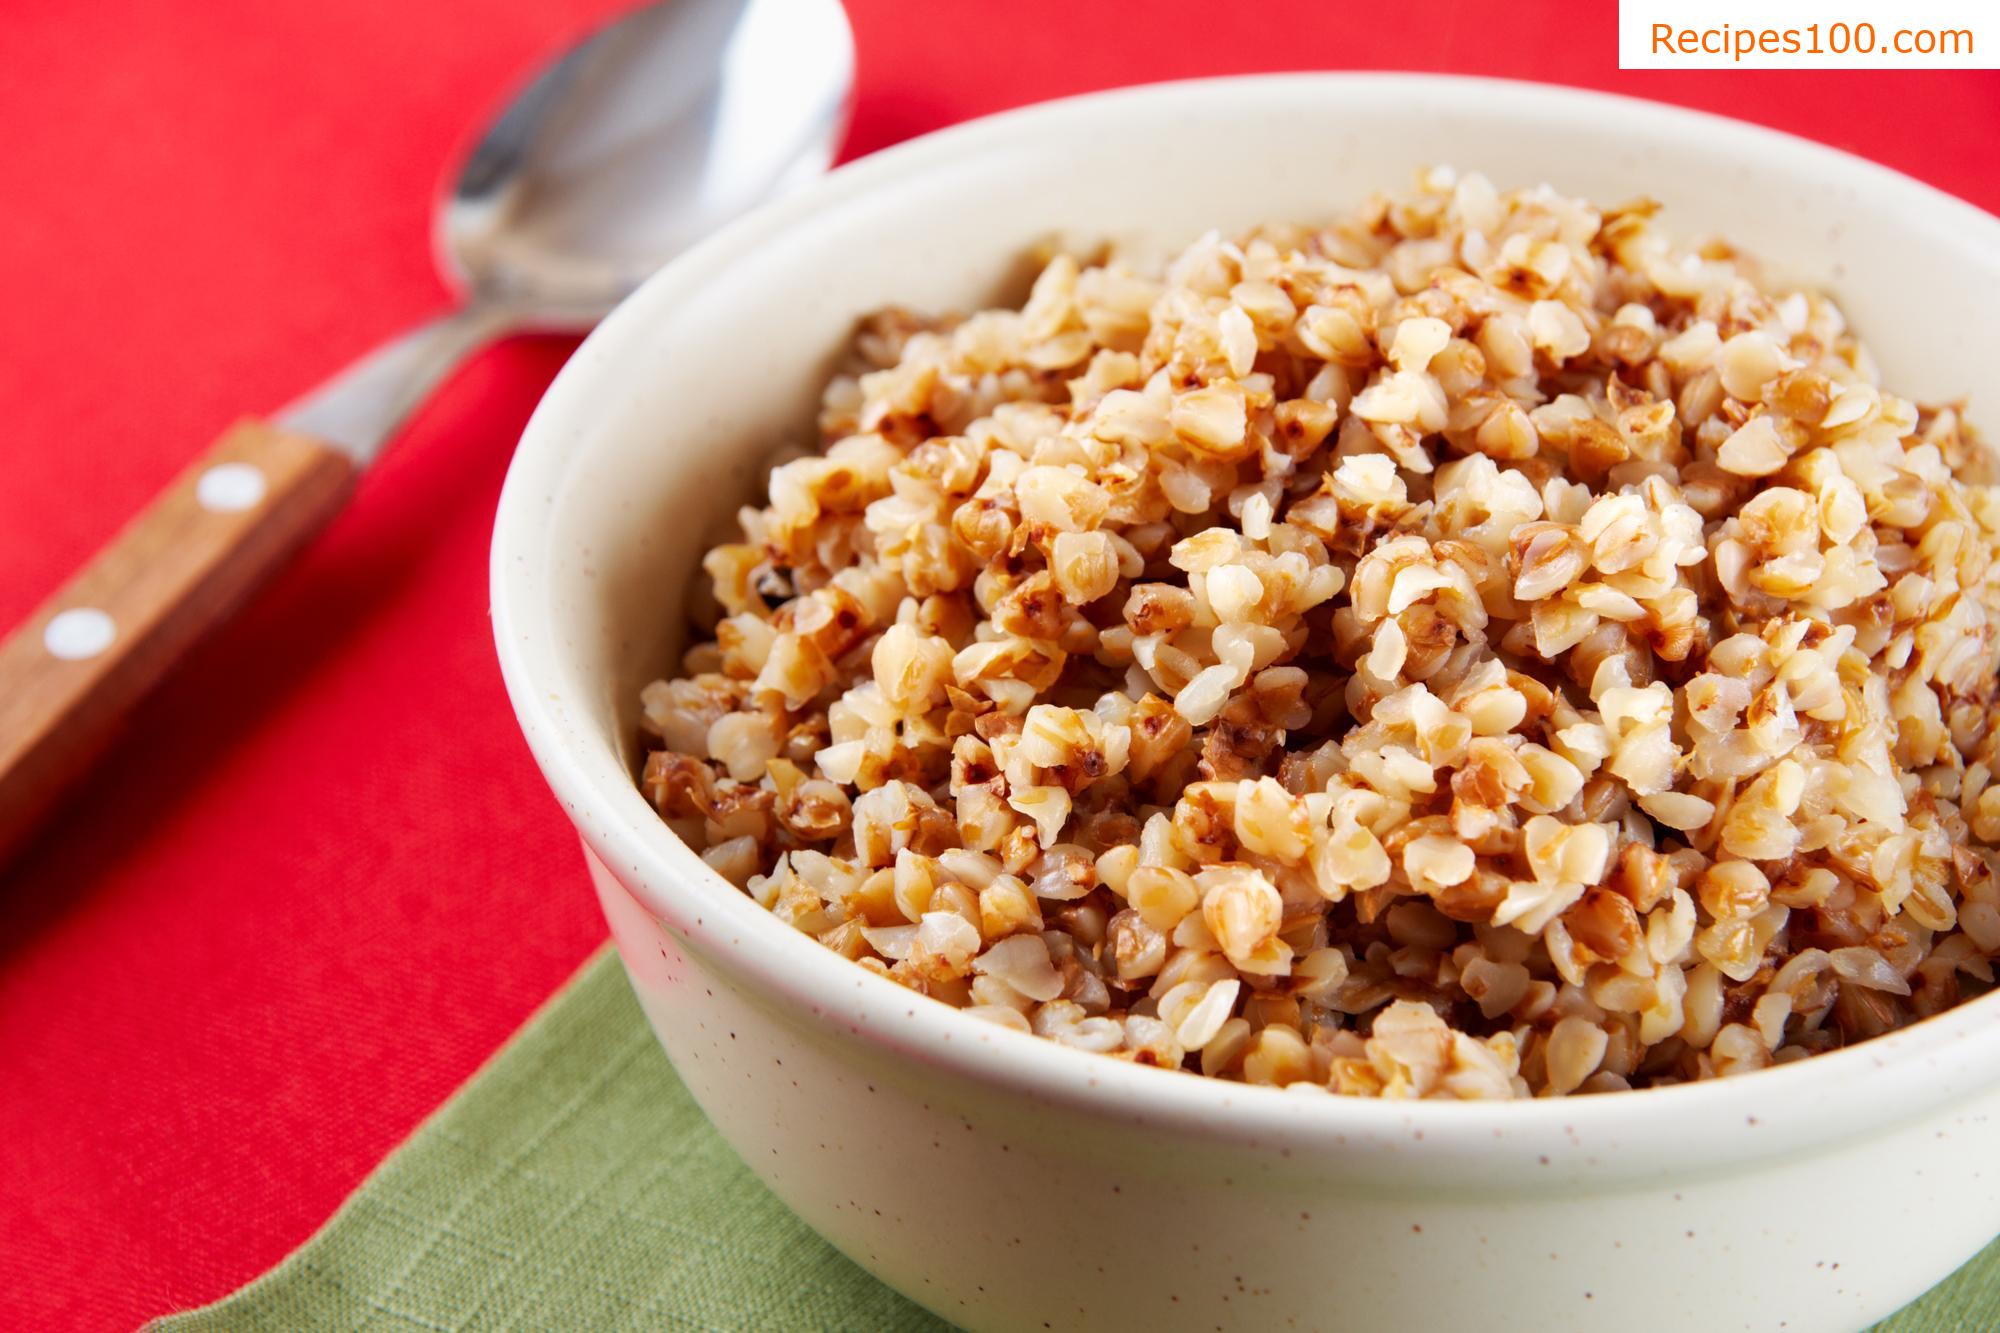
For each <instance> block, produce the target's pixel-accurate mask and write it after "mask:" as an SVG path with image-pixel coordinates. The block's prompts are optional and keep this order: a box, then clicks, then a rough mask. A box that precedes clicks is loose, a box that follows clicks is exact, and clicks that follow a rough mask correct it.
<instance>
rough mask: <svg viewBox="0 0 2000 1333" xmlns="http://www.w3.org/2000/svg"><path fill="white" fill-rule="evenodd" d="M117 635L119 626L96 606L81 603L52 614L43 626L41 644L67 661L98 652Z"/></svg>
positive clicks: (107, 646)
mask: <svg viewBox="0 0 2000 1333" xmlns="http://www.w3.org/2000/svg"><path fill="white" fill-rule="evenodd" d="M117 637H118V626H117V625H116V624H115V623H114V622H113V621H112V619H111V617H110V616H108V615H106V614H104V612H102V611H100V610H98V609H97V608H96V607H94V606H78V607H72V608H71V609H69V610H67V611H64V612H62V613H60V614H59V615H56V616H53V617H51V618H50V620H49V623H48V624H47V625H46V626H44V627H43V629H42V646H43V647H44V648H47V649H48V650H49V653H50V655H51V656H54V657H60V658H61V659H62V660H63V661H65V662H81V661H84V660H85V659H87V658H92V657H95V656H97V655H98V654H99V653H101V652H103V651H104V650H105V649H106V648H109V647H110V646H111V644H112V641H113V640H115V639H116V638H117Z"/></svg>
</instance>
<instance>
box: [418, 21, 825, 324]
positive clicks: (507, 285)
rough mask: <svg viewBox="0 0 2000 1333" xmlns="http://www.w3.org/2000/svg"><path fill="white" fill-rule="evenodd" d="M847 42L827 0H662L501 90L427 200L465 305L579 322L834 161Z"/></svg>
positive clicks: (442, 259) (589, 320)
mask: <svg viewBox="0 0 2000 1333" xmlns="http://www.w3.org/2000/svg"><path fill="white" fill-rule="evenodd" d="M853 76H854V41H853V36H852V34H851V32H850V31H849V29H848V26H847V19H846V16H845V14H844V13H843V12H842V11H841V8H840V6H839V4H838V3H837V2H836V0H675V2H673V3H665V4H655V5H650V6H648V7H646V8H644V9H641V10H639V11H638V12H636V13H634V14H631V15H629V16H628V17H626V18H624V19H621V20H619V21H618V22H616V23H613V24H612V25H610V26H609V27H607V28H605V29H603V30H602V31H600V32H598V33H597V34H596V35H595V36H593V37H591V38H589V39H588V40H587V41H585V42H584V43H583V44H582V45H580V46H578V47H576V48H575V49H574V50H572V51H570V52H569V53H568V54H567V55H565V56H563V57H562V58H561V59H560V60H558V61H556V62H555V63H554V64H553V65H551V66H549V67H548V68H547V69H546V70H544V71H543V72H542V73H541V74H540V75H539V76H537V77H536V78H535V79H534V80H533V81H532V82H530V83H529V84H528V85H527V86H526V87H524V88H523V89H522V90H521V91H520V92H519V93H518V94H517V95H516V96H515V97H514V99H513V101H512V102H511V103H510V105H509V106H508V108H507V110H506V111H505V112H504V113H503V114H502V115H501V117H500V118H499V119H498V120H497V121H495V122H494V124H493V126H492V127H491V128H490V129H489V130H488V131H487V132H486V134H485V135H484V136H483V137H482V138H481V139H480V140H479V141H478V143H477V144H476V145H475V146H474V147H473V149H472V151H471V153H470V154H469V155H468V156H467V157H466V159H465V161H464V163H463V164H462V165H461V167H460V169H459V171H458V174H457V177H456V179H455V180H454V181H453V182H452V183H451V186H450V188H449V189H448V190H447V191H446V192H445V194H444V196H443V198H442V199H441V200H440V201H439V205H438V209H437V214H436V230H435V240H436V249H437V256H438V264H439V267H440V268H441V269H442V270H443V271H444V273H445V276H446V280H447V281H448V282H450V283H451V284H452V285H453V286H454V287H455V288H456V289H457V290H459V291H460V292H461V293H462V295H463V296H464V298H465V299H466V301H467V302H468V303H470V304H480V303H486V304H494V305H501V306H506V307H509V308H511V309H513V310H515V311H516V312H518V313H519V314H520V315H521V316H523V317H524V318H529V319H532V320H533V322H535V323H536V324H537V325H539V326H544V327H550V326H552V327H558V328H569V327H579V328H581V327H588V326H589V325H591V324H594V323H595V322H596V321H597V319H599V318H601V317H602V316H603V314H604V312H605V311H607V310H609V309H610V308H611V307H612V306H613V305H615V304H616V303H617V302H618V301H619V300H621V299H622V298H623V297H624V296H625V295H626V294H627V293H629V292H630V291H631V290H632V289H633V288H634V287H636V286H637V285H638V284H639V283H640V282H641V281H643V280H644V279H645V278H646V277H647V276H648V275H650V274H651V273H652V272H653V270H654V269H656V268H658V267H659V266H660V265H661V264H663V263H665V262H666V261H667V260H668V259H670V258H671V257H672V256H674V255H675V254H677V253H679V252H680V251H681V250H683V249H685V248H686V247H687V246H688V245H689V244H691V243H692V242H693V241H694V240H696V239H697V238H699V237H701V236H703V235H705V234H706V233H708V232H709V231H712V230H714V229H715V228H716V227H717V226H719V225H720V224H721V223H723V222H726V221H728V220H729V219H730V218H732V217H734V216H736V215H737V214H739V213H742V212H744V211H746V210H747V209H749V208H750V207H752V206H753V205H755V204H757V203H759V202H761V201H762V200H764V199H767V198H771V197H773V196H774V195H777V194H780V193H782V192H783V191H784V190H785V189H786V188H788V187H789V186H791V185H794V184H797V183H799V182H801V181H803V180H806V179H810V178H811V177H813V176H817V175H818V174H819V173H820V172H822V171H824V170H825V169H826V168H827V166H829V165H830V164H831V163H832V161H833V157H834V154H835V152H836V151H837V150H838V148H839V142H840V136H841V133H842V131H843V129H844V128H845V123H846V114H845V113H846V104H847V98H848V92H849V90H850V88H851V87H852V83H853Z"/></svg>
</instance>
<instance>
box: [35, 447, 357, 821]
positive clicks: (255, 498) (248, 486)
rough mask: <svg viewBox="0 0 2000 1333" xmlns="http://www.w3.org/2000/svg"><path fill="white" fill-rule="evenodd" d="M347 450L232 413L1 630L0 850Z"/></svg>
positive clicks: (207, 620)
mask: <svg viewBox="0 0 2000 1333" xmlns="http://www.w3.org/2000/svg"><path fill="white" fill-rule="evenodd" d="M353 481H354V464H353V462H352V461H351V460H350V459H349V458H348V456H347V455H346V454H343V453H341V452H340V451H339V450H337V449H335V448H333V447H332V446H331V445H328V444H323V443H321V442H320V441H318V440H315V439H311V438H309V437H307V436H304V435H298V434H293V433H290V432H286V431H283V430H280V429H278V428H277V427H275V426H272V425H270V424H268V423H266V422H262V421H255V420H248V421H243V422H239V423H238V424H237V425H235V426H233V427H231V428H230V430H229V431H228V432H227V433H226V434H224V435H223V437H222V438H221V439H220V440H219V441H217V442H216V444H215V445H214V447H213V448H211V449H210V450H209V451H208V453H207V454H206V455H204V456H203V457H202V458H200V459H198V460H196V462H195V463H194V465H193V466H192V467H190V468H189V469H188V470H187V471H186V472H184V473H182V474H181V475H180V477H178V478H177V479H176V480H175V481H174V482H173V484H172V485H170V486H169V487H168V488H167V489H166V490H165V491H164V492H163V493H162V494H161V495H160V497H159V498H158V499H157V500H155V501H154V502H153V504H152V506H151V507H150V508H149V509H147V510H146V511H145V512H144V513H143V514H141V515H139V517H138V518H136V519H134V520H133V521H132V522H131V523H130V524H128V525H127V526H126V527H125V529H124V531H122V532H120V533H119V534H118V535H117V537H115V538H113V539H112V541H111V544H110V545H109V546H107V547H105V548H104V549H103V550H102V551H100V552H98V554H97V556H96V557H95V558H94V559H93V560H92V561H91V562H90V564H89V565H87V566H85V568H84V569H83V570H82V572H80V573H79V574H77V575H76V576H75V577H74V578H72V579H71V580H70V581H69V583H68V584H66V585H65V586H64V587H63V588H61V589H60V590H59V591H57V593H56V594H55V595H54V596H53V597H51V598H49V600H48V601H46V602H44V603H43V604H42V605H41V607H40V608H39V609H37V610H36V611H35V613H34V614H33V615H31V616H29V617H28V619H27V621H26V622H25V623H24V624H22V625H21V626H20V627H19V628H18V629H16V630H15V631H14V632H13V634H12V635H10V636H9V637H8V638H7V639H6V640H5V641H4V642H0V857H5V856H6V855H7V853H8V852H10V851H12V850H13V849H14V848H15V847H17V846H19V845H20V843H21V842H22V841H24V840H25V838H26V837H27V835H28V834H29V833H30V832H31V831H32V830H33V829H34V827H35V825H36V823H37V822H38V821H39V820H40V819H41V817H42V816H43V815H44V814H45V813H47V811H48V809H49V807H50V806H51V805H53V804H54V803H55V801H56V800H57V799H58V798H59V797H60V796H61V795H62V794H63V792H64V791H65V790H66V789H67V788H68V787H69V786H70V785H71V784H72V783H74V782H75V781H76V780H77V779H78V778H79V777H81V776H82V775H83V773H84V771H85V770H86V769H87V768H88V767H89V766H90V765H91V764H92V763H93V762H94V761H95V760H96V759H97V758H98V757H99V756H100V755H101V754H102V753H103V752H104V750H105V749H106V748H107V747H108V746H109V745H110V743H111V742H112V741H113V740H114V739H115V738H116V736H117V733H118V730H119V727H120V725H121V724H122V723H123V722H124V721H125V720H126V719H127V718H128V717H129V716H130V715H131V712H132V710H133V708H134V707H135V706H136V705H137V704H138V703H139V701H140V700H141V699H143V698H144V697H145V695H146V694H147V692H148V691H150V690H151V689H152V688H153V686H154V685H156V684H158V683H159V681H160V678H161V677H163V676H165V675H166V674H167V672H168V671H169V670H170V669H171V668H172V667H173V666H174V664H175V663H176V662H178V661H179V660H180V659H181V658H182V657H183V656H184V655H185V654H186V653H187V652H188V650H189V649H190V648H192V647H193V646H194V645H195V644H196V643H197V642H199V641H200V640H201V639H202V638H203V637H204V636H205V635H207V634H208V633H209V631H211V630H213V629H214V628H216V627H217V626H218V625H220V624H221V623H222V622H223V621H224V620H225V619H227V618H228V616H229V615H230V613H232V612H233V611H235V610H236V608H237V607H239V606H241V605H242V604H243V602H244V601H245V600H246V599H247V598H248V597H249V596H250V594H251V593H252V592H254V591H255V590H256V589H257V588H258V587H259V586H260V585H261V584H263V583H264V582H265V581H266V580H267V579H269V578H270V577H271V575H272V574H274V573H275V572H276V571H277V570H278V569H279V568H280V567H282V566H283V564H284V563H285V561H286V559H287V557H289V556H290V555H291V554H292V553H293V552H294V551H296V550H297V549H298V548H299V546H300V545H301V544H303V543H304V542H305V541H306V540H307V539H308V538H310V537H311V536H312V535H313V534H314V533H316V532H318V531H319V530H320V529H321V528H322V527H324V526H325V525H326V523H327V521H328V520H329V519H331V518H332V517H333V515H334V514H335V513H337V512H338V511H339V509H340V506H341V503H342V501H343V500H345V499H346V497H347V493H348V491H349V489H350V488H351V487H352V485H353Z"/></svg>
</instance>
